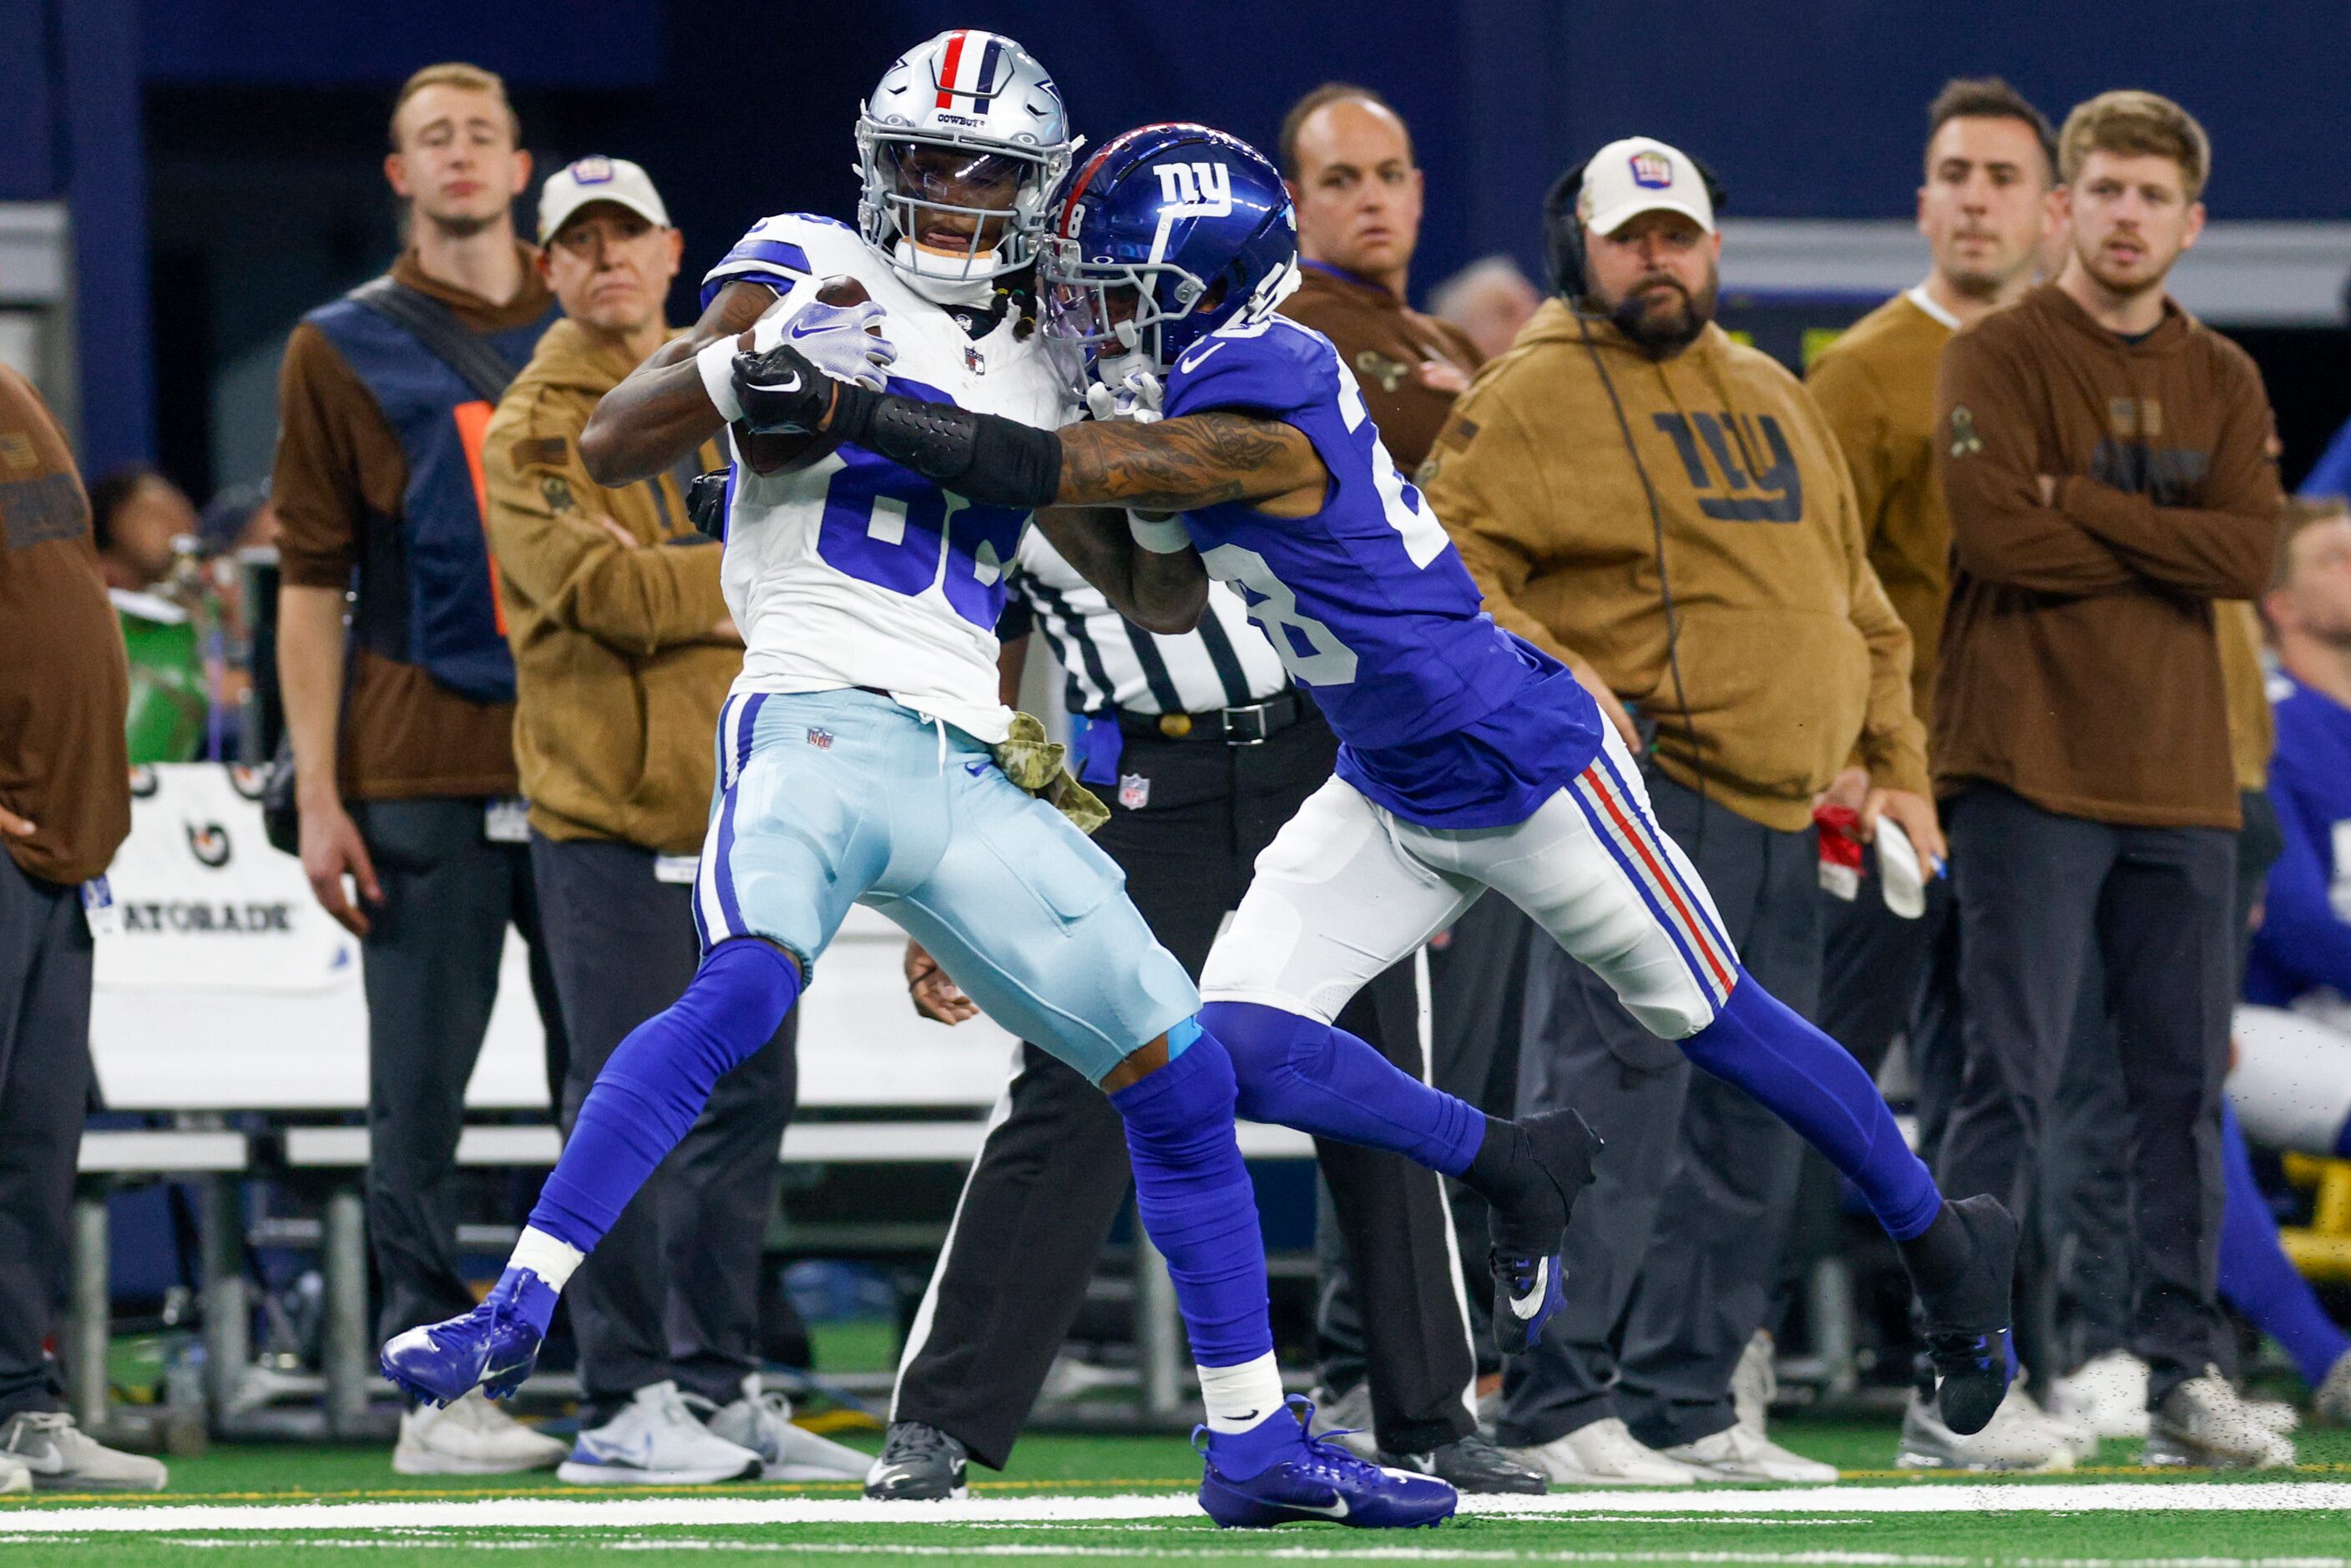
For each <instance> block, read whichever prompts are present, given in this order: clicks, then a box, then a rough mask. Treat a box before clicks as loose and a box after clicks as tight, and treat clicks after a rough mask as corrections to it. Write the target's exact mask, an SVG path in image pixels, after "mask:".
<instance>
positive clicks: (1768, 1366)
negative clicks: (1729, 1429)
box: [1730, 1329, 1780, 1435]
mask: <svg viewBox="0 0 2351 1568" xmlns="http://www.w3.org/2000/svg"><path fill="white" fill-rule="evenodd" d="M1779 1358H1780V1347H1779V1345H1778V1344H1777V1343H1775V1342H1774V1341H1773V1340H1772V1338H1771V1330H1770V1329H1757V1330H1756V1331H1755V1333H1754V1334H1753V1336H1752V1337H1750V1339H1749V1340H1748V1342H1747V1348H1746V1349H1745V1350H1742V1351H1740V1353H1739V1364H1738V1365H1737V1366H1735V1367H1733V1368H1732V1369H1731V1372H1730V1407H1731V1408H1732V1409H1733V1410H1736V1411H1737V1412H1738V1413H1739V1424H1740V1426H1742V1427H1747V1428H1749V1429H1750V1430H1751V1431H1753V1432H1755V1433H1757V1434H1759V1435H1760V1434H1761V1433H1762V1432H1764V1431H1765V1430H1767V1429H1768V1428H1769V1427H1770V1425H1771V1401H1773V1400H1774V1399H1777V1398H1779V1397H1780V1359H1779Z"/></svg>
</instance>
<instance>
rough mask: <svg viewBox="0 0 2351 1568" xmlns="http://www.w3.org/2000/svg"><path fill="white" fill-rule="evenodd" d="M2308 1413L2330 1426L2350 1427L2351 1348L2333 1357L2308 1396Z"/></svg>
mask: <svg viewBox="0 0 2351 1568" xmlns="http://www.w3.org/2000/svg"><path fill="white" fill-rule="evenodd" d="M2310 1413H2311V1414H2312V1415H2313V1416H2317V1417H2318V1418H2319V1419H2320V1420H2321V1421H2324V1422H2325V1423H2326V1424H2327V1425H2328V1426H2330V1427H2351V1350H2346V1351H2345V1352H2344V1353H2343V1354H2341V1355H2339V1356H2337V1357H2335V1364H2334V1365H2333V1366H2331V1367H2329V1368H2327V1371H2326V1380H2325V1382H2323V1383H2321V1384H2320V1385H2318V1389H2317V1391H2316V1392H2315V1393H2314V1394H2313V1395H2311V1396H2310Z"/></svg>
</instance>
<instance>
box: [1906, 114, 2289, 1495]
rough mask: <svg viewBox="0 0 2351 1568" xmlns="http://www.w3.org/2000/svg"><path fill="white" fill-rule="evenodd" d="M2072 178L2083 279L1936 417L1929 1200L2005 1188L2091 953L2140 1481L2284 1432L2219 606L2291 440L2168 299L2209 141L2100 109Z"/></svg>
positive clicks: (1997, 319)
mask: <svg viewBox="0 0 2351 1568" xmlns="http://www.w3.org/2000/svg"><path fill="white" fill-rule="evenodd" d="M2059 160H2060V162H2059V174H2060V177H2061V178H2062V180H2063V181H2064V186H2063V190H2062V193H2061V201H2062V202H2063V203H2064V205H2065V207H2066V208H2067V209H2068V215H2069V217H2070V221H2071V224H2072V241H2071V249H2070V253H2069V254H2068V255H2067V256H2066V258H2065V261H2064V268H2063V270H2062V271H2061V272H2060V273H2059V275H2058V277H2057V279H2056V281H2055V282H2053V283H2051V284H2047V285H2043V287H2039V288H2036V289H2034V290H2033V291H2032V292H2031V293H2030V294H2028V295H2026V296H2025V297H2024V298H2023V299H2022V301H2020V302H2019V303H2018V304H2017V305H2015V306H2014V307H2012V308H2010V309H2008V310H2004V311H1999V312H1996V313H1994V314H1992V315H1991V316H1988V317H1986V318H1984V319H1982V320H1981V321H1980V322H1978V323H1976V324H1975V325H1974V326H1972V327H1970V329H1967V330H1966V331H1963V332H1961V333H1960V334H1959V336H1958V337H1957V338H1955V339H1953V340H1952V341H1951V344H1950V346H1949V348H1948V349H1947V350H1945V351H1944V355H1943V362H1942V367H1941V380H1940V383H1939V386H1938V394H1937V400H1936V402H1937V423H1936V446H1935V456H1936V462H1937V464H1938V468H1939V471H1940V476H1941V480H1942V486H1943V494H1944V498H1945V501H1946V504H1947V505H1948V507H1949V511H1950V517H1951V542H1952V556H1953V565H1952V572H1951V596H1950V604H1949V612H1948V614H1947V616H1946V619H1945V622H1944V628H1943V645H1942V661H1941V668H1940V670H1939V672H1938V675H1937V679H1936V687H1935V708H1936V712H1935V771H1936V785H1937V788H1938V791H1939V792H1940V793H1941V794H1942V795H1943V796H1944V798H1945V799H1946V800H1948V801H1949V810H1950V815H1951V824H1952V841H1953V857H1954V877H1953V881H1954V886H1955V888H1956V890H1957V894H1958V897H1959V920H1960V929H1961V933H1962V937H1961V941H1960V958H1959V963H1960V988H1961V991H1962V993H1963V994H1964V995H1965V997H1966V998H1967V1005H1966V1009H1965V1018H1964V1019H1963V1021H1962V1026H1961V1027H1962V1030H1963V1040H1964V1042H1965V1053H1966V1068H1965V1073H1964V1077H1963V1080H1962V1082H1961V1087H1960V1090H1959V1102H1958V1103H1957V1105H1956V1106H1955V1108H1954V1109H1953V1111H1952V1113H1951V1117H1950V1122H1949V1127H1948V1128H1947V1130H1946V1132H1945V1134H1944V1138H1943V1143H1942V1147H1941V1150H1940V1153H1939V1155H1938V1167H1939V1168H1938V1172H1937V1175H1938V1176H1939V1177H1940V1179H1941V1180H1942V1182H1943V1183H1944V1184H1945V1185H1946V1186H1952V1187H1954V1188H1955V1189H1956V1190H1959V1191H1963V1192H1976V1191H1990V1192H1993V1193H1997V1194H2001V1195H2007V1194H2010V1193H2011V1191H2012V1190H2013V1189H2014V1188H2015V1186H2017V1184H2018V1182H2019V1180H2020V1177H2021V1176H2022V1174H2023V1172H2024V1171H2025V1170H2026V1168H2027V1166H2028V1165H2029V1162H2030V1161H2031V1159H2032V1156H2033V1155H2034V1154H2035V1152H2036V1151H2037V1149H2038V1147H2039V1144H2040V1140H2041V1134H2042V1126H2043V1120H2044V1117H2045V1114H2046V1110H2047V1107H2048V1104H2049V1102H2050V1099H2051V1095H2052V1093H2053V1088H2054V1085H2055V1083H2056V1082H2057V1076H2058V1072H2059V1069H2060V1067H2061V1065H2062V1062H2063V1060H2064V1051H2065V1047H2066V1041H2067V1040H2068V1037H2069V1025H2070V1023H2071V1021H2072V1018H2073V1013H2074V999H2075V997H2076V996H2077V994H2078V991H2079V987H2080V981H2081V977H2082V974H2083V970H2084V966H2085V962H2086V961H2087V960H2088V959H2089V957H2090V956H2092V955H2093V954H2095V956H2098V957H2099V958H2100V959H2102V960H2103V963H2104V966H2105V976H2106V997H2107V1001H2108V1006H2109V1009H2110V1011H2111V1013H2112V1015H2113V1018H2114V1025H2115V1029H2116V1036H2117V1039H2118V1042H2119V1048H2120V1056H2121V1060H2122V1063H2123V1072H2124V1077H2125V1089H2126V1093H2127V1095H2128V1100H2129V1107H2130V1117H2131V1124H2132V1136H2131V1146H2132V1165H2133V1172H2132V1174H2133V1178H2134V1179H2133V1189H2134V1207H2135V1209H2136V1213H2137V1225H2136V1226H2135V1227H2134V1229H2135V1233H2136V1234H2135V1239H2134V1249H2135V1257H2134V1260H2133V1273H2134V1275H2135V1277H2136V1280H2137V1291H2136V1301H2135V1306H2134V1311H2133V1321H2132V1326H2131V1341H2132V1344H2131V1348H2132V1349H2133V1350H2134V1351H2135V1352H2136V1353H2137V1354H2138V1355H2139V1356H2141V1357H2142V1358H2143V1359H2145V1360H2146V1361H2147V1364H2148V1365H2149V1367H2150V1368H2151V1369H2152V1375H2151V1377H2150V1382H2149V1387H2148V1403H2149V1406H2150V1409H2151V1411H2152V1420H2153V1436H2152V1437H2151V1438H2150V1452H2151V1454H2152V1455H2153V1457H2155V1458H2158V1460H2160V1461H2162V1462H2168V1463H2174V1464H2190V1465H2231V1464H2239V1463H2252V1462H2259V1461H2260V1459H2261V1458H2262V1456H2264V1455H2267V1454H2269V1453H2271V1452H2273V1445H2272V1444H2271V1442H2270V1440H2269V1435H2268V1434H2267V1433H2266V1432H2265V1431H2262V1430H2261V1429H2260V1428H2259V1427H2258V1426H2257V1424H2256V1423H2254V1422H2253V1421H2252V1418H2251V1417H2250V1416H2248V1415H2247V1413H2246V1412H2245V1410H2244V1408H2243V1406H2241V1403H2240V1402H2239V1400H2238V1399H2237V1396H2236V1395H2235V1393H2234V1391H2233V1390H2232V1389H2231V1386H2230V1385H2229V1384H2228V1383H2227V1382H2226V1380H2225V1379H2223V1378H2222V1377H2220V1375H2218V1374H2217V1373H2216V1372H2215V1370H2214V1369H2213V1363H2214V1362H2215V1360H2216V1359H2221V1358H2220V1355H2219V1352H2218V1349H2217V1336H2218V1335H2219V1334H2220V1333H2221V1332H2223V1331H2222V1328H2221V1323H2220V1313H2219V1307H2218V1303H2217V1301H2216V1298H2215V1286H2214V1277H2215V1270H2216V1268H2217V1259H2218V1248H2219V1245H2220V1227H2219V1217H2220V1204H2221V1186H2220V1084H2221V1080H2222V1076H2223V1073H2224V1071H2225V1069H2226V1065H2227V1051H2228V1022H2229V1007H2230V1001H2231V993H2232V989H2233V986H2232V974H2233V968H2234V950H2235V941H2234V937H2233V936H2232V934H2231V930H2230V925H2231V916H2230V911H2231V902H2232V900H2231V887H2232V883H2233V880H2234V868H2235V852H2236V847H2235V841H2234V833H2235V831H2236V829H2237V826H2238V823H2239V813H2238V805H2237V785H2236V774H2235V770H2234V768H2233V767H2232V765H2231V752H2230V741H2229V723H2228V714H2227V709H2226V704H2225V700H2224V682H2223V677H2222V672H2221V663H2220V652H2219V645H2218V643H2217V642H2216V640H2215V636H2214V631H2213V608H2212V605H2213V601H2214V600H2216V599H2249V598H2252V597H2253V596H2254V595H2255V594H2257V593H2259V592H2260V591H2261V590H2262V587H2263V586H2264V583H2265V581H2266V579H2267V574H2268V570H2269V563H2270V553H2271V549H2272V546H2273V539H2274V537H2275V529H2276V526H2277V519H2278V516H2279V512H2280V508H2281V507H2282V504H2283V498H2282V497H2281V495H2280V492H2279V489H2278V483H2277V474H2276V468H2275V462H2274V436H2273V431H2272V423H2271V418H2270V410H2269V402H2268V399H2267V398H2266V396H2265V395H2264V394H2263V392H2262V383H2261V377H2260V374H2259V372H2257V371H2255V370H2254V368H2253V364H2252V361H2251V360H2250V359H2248V358H2247V357H2246V356H2245V354H2244V353H2243V351H2242V350H2239V349H2238V348H2237V347H2236V346H2235V345H2234V344H2232V343H2231V342H2229V341H2228V340H2226V339H2224V338H2221V337H2220V335H2218V334H2217V333H2214V332H2211V331H2209V330H2207V329H2204V328H2203V327H2201V326H2200V325H2199V324H2198V323H2197V322H2195V321H2194V320H2192V319H2189V316H2188V315H2187V314H2186V312H2184V311H2182V310H2181V309H2180V308H2179V306H2178V305H2177V304H2175V303H2173V302H2172V300H2171V299H2170V298H2169V297H2168V296H2167V295H2166V294H2165V292H2164V288H2163V283H2164V278H2165V277H2166V276H2167V275H2168V273H2169V271H2170V269H2171V266H2172V264H2173V263H2174V262H2175V261H2177V260H2178V259H2179V256H2180V254H2181V253H2182V252H2183V251H2185V250H2186V249H2187V248H2188V247H2189V246H2190V245H2192V244H2193V243H2194V242H2195V239H2196V236H2197V234H2198V233H2199V230H2200V229H2201V228H2202V226H2203V218H2204V210H2203V207H2202V205H2201V204H2200V202H2199V196H2200V195H2201V193H2202V191H2203V186H2204V181H2205V176H2206V173H2207V172H2208V170H2209V169H2210V146H2209V144H2208V142H2207V141H2206V140H2205V137H2204V132H2203V131H2202V129H2201V128H2200V127H2199V126H2198V125H2197V123H2196V121H2195V120H2193V119H2191V118H2190V117H2189V115H2188V114H2187V113H2186V112H2185V111H2184V110H2181V109H2180V108H2179V106H2178V105H2177V104H2174V103H2171V102H2170V101H2168V99H2161V98H2158V97H2156V96H2155V95H2154V94H2152V93H2143V92H2113V93H2106V94H2104V95H2102V96H2100V97H2098V98H2095V99H2091V100H2090V101H2089V102H2087V103H2085V104H2083V105H2081V106H2080V107H2079V108H2077V109H2075V110H2074V112H2073V114H2072V115H2071V116H2069V117H2068V119H2067V120H2066V122H2065V128H2064V131H2063V133H2062V134H2061V136H2060V138H2059Z"/></svg>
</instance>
